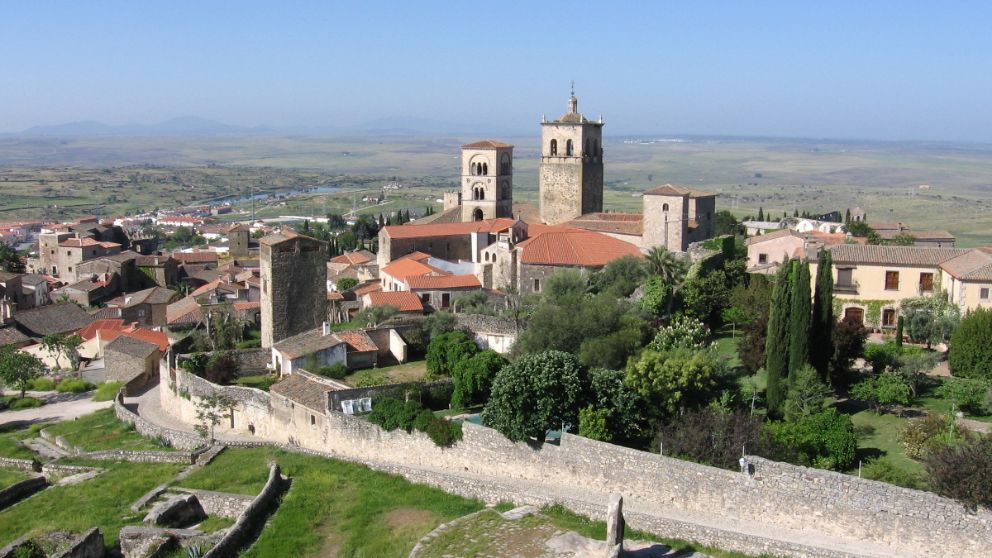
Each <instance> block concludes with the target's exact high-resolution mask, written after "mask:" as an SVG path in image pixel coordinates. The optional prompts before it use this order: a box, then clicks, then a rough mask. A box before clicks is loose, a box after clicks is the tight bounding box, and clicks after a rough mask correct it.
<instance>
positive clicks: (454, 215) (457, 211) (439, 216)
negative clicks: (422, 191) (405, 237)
mask: <svg viewBox="0 0 992 558" xmlns="http://www.w3.org/2000/svg"><path fill="white" fill-rule="evenodd" d="M461 222H462V208H461V206H460V205H456V206H455V207H451V208H448V209H445V210H443V211H438V212H437V213H435V214H433V215H428V216H426V217H420V218H418V219H417V220H415V221H414V222H413V223H411V224H413V225H428V224H442V223H461Z"/></svg>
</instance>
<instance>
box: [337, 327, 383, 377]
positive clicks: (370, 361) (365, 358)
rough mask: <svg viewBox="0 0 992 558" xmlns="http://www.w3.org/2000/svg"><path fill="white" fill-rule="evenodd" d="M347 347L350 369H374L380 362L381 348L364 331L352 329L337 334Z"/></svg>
mask: <svg viewBox="0 0 992 558" xmlns="http://www.w3.org/2000/svg"><path fill="white" fill-rule="evenodd" d="M336 335H337V336H338V337H339V338H340V339H341V340H342V341H344V342H345V344H346V345H347V351H348V352H347V358H348V368H349V369H350V370H360V369H363V368H372V367H374V366H376V364H378V362H379V346H378V345H376V344H375V341H373V340H372V337H370V336H369V334H368V333H366V332H365V331H364V330H361V329H351V330H347V331H339V332H337V334H336Z"/></svg>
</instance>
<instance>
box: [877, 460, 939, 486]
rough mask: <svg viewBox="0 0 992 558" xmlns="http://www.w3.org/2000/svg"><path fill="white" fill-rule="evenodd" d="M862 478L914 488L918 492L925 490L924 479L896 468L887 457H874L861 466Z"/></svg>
mask: <svg viewBox="0 0 992 558" xmlns="http://www.w3.org/2000/svg"><path fill="white" fill-rule="evenodd" d="M861 476H862V477H864V478H866V479H871V480H877V481H881V482H887V483H889V484H894V485H896V486H901V487H903V488H914V489H916V490H922V489H923V488H925V486H924V482H923V479H921V478H920V476H919V475H915V474H913V473H910V472H909V471H906V470H905V469H901V468H899V467H896V466H895V465H893V464H892V462H891V461H889V460H888V459H887V458H885V457H874V458H871V459H869V460H868V461H866V462H865V463H864V464H863V465H862V466H861Z"/></svg>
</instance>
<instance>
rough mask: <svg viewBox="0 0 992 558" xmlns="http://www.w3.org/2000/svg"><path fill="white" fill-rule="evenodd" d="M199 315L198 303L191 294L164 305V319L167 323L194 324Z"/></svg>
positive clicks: (197, 320) (198, 320)
mask: <svg viewBox="0 0 992 558" xmlns="http://www.w3.org/2000/svg"><path fill="white" fill-rule="evenodd" d="M200 317H201V316H200V303H199V302H197V301H196V299H195V298H193V297H192V296H187V297H185V298H181V299H179V300H177V301H176V302H173V303H172V304H170V305H168V306H166V307H165V319H166V320H167V321H168V323H169V325H194V324H197V323H199V322H200Z"/></svg>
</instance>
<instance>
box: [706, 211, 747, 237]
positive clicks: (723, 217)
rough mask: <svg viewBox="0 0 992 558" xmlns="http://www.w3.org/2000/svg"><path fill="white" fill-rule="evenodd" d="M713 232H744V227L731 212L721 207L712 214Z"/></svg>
mask: <svg viewBox="0 0 992 558" xmlns="http://www.w3.org/2000/svg"><path fill="white" fill-rule="evenodd" d="M713 234H714V235H715V236H722V235H725V234H731V235H739V234H744V227H742V226H741V224H740V222H739V221H738V220H737V218H736V217H734V214H733V213H731V212H729V211H727V210H726V209H721V210H720V211H717V212H716V213H715V214H714V215H713Z"/></svg>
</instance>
